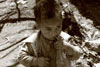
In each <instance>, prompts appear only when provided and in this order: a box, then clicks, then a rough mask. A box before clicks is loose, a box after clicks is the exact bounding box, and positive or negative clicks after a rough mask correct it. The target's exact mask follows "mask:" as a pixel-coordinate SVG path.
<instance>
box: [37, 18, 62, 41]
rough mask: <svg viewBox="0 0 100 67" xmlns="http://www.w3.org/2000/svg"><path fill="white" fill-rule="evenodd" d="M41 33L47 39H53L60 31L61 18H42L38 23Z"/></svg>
mask: <svg viewBox="0 0 100 67" xmlns="http://www.w3.org/2000/svg"><path fill="white" fill-rule="evenodd" d="M39 28H40V30H41V33H42V34H43V36H44V37H45V38H47V39H49V40H54V39H56V37H58V36H59V34H60V32H61V31H62V19H61V18H52V19H47V20H42V21H41V24H40V25H39Z"/></svg>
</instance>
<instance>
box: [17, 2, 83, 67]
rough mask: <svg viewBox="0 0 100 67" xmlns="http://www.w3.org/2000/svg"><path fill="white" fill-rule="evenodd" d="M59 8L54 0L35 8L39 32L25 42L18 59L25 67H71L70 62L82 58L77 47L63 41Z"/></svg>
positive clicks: (39, 4)
mask: <svg viewBox="0 0 100 67" xmlns="http://www.w3.org/2000/svg"><path fill="white" fill-rule="evenodd" d="M59 8H60V7H59V5H58V4H57V2H55V1H54V0H40V1H39V2H38V3H37V5H36V6H35V9H34V14H35V17H36V22H37V26H38V29H39V30H38V31H37V32H36V33H34V34H33V35H32V36H31V37H29V38H28V39H26V40H25V41H23V43H24V44H23V46H22V47H21V52H20V54H19V57H18V59H19V62H20V63H21V64H23V65H24V66H26V67H71V62H70V61H71V60H76V59H78V58H79V57H80V55H81V54H80V53H79V52H78V51H76V50H75V47H74V46H72V45H70V44H68V43H67V42H66V41H65V40H63V37H62V34H63V32H61V31H62V18H61V15H60V11H59V10H60V9H59ZM66 35H67V34H66Z"/></svg>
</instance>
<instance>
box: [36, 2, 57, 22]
mask: <svg viewBox="0 0 100 67" xmlns="http://www.w3.org/2000/svg"><path fill="white" fill-rule="evenodd" d="M57 7H58V6H57V3H56V2H55V0H36V6H35V8H34V15H35V17H36V21H37V20H41V15H42V16H43V17H44V18H45V19H46V18H47V19H49V18H52V17H54V16H55V14H56V12H57Z"/></svg>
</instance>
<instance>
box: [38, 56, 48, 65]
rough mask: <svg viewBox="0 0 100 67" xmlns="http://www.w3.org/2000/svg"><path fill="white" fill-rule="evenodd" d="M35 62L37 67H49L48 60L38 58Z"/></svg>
mask: <svg viewBox="0 0 100 67" xmlns="http://www.w3.org/2000/svg"><path fill="white" fill-rule="evenodd" d="M37 61H38V66H39V67H48V65H49V58H44V57H40V58H38V60H37Z"/></svg>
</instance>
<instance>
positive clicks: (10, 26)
mask: <svg viewBox="0 0 100 67" xmlns="http://www.w3.org/2000/svg"><path fill="white" fill-rule="evenodd" d="M62 1H63V4H64V7H65V10H66V12H72V15H70V18H71V20H72V21H74V22H76V23H78V24H79V26H80V31H81V33H82V34H83V36H84V37H85V39H84V41H81V46H80V48H81V49H83V51H84V53H83V55H82V56H81V57H80V59H79V60H77V63H75V65H76V67H100V31H99V30H100V29H99V26H100V25H99V14H100V10H99V8H100V6H99V5H98V1H97V2H94V3H93V2H90V1H89V2H85V1H83V0H80V1H76V4H75V3H74V2H73V1H72V0H70V1H71V2H69V1H68V0H62ZM81 1H83V3H85V5H86V6H85V7H87V6H88V8H86V10H85V9H83V8H82V7H81V6H83V4H82V3H80V2H81ZM17 3H18V7H19V9H20V14H21V18H20V21H19V20H18V18H19V17H18V16H19V15H18V14H19V11H18V9H17V8H16V3H15V1H14V0H0V67H23V66H18V65H17V64H18V63H17V60H16V58H17V54H18V50H19V48H18V47H19V46H20V45H21V41H23V40H24V39H25V38H27V37H28V36H29V35H31V34H32V33H33V32H35V21H34V14H33V10H34V9H33V8H34V5H35V0H18V1H17ZM78 3H80V4H78ZM79 6H80V7H79ZM85 7H84V8H85ZM89 7H90V8H89ZM90 10H91V11H90ZM81 11H83V12H84V13H86V14H85V15H83V14H84V13H83V12H81ZM92 11H93V12H92ZM87 12H88V13H89V15H88V13H87ZM86 15H88V17H87V16H86ZM96 26H98V28H97V27H96ZM75 40H77V38H75ZM75 40H74V39H72V41H71V43H72V44H73V43H74V42H75ZM75 44H78V43H75ZM77 46H79V45H77ZM73 67H75V66H73Z"/></svg>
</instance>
